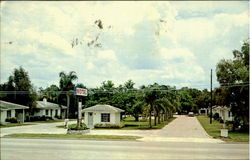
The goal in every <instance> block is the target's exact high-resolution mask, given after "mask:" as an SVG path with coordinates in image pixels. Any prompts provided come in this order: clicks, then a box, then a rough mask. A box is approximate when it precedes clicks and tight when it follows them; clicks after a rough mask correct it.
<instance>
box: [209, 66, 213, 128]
mask: <svg viewBox="0 0 250 160" xmlns="http://www.w3.org/2000/svg"><path fill="white" fill-rule="evenodd" d="M212 72H213V70H212V69H211V89H210V93H211V101H210V124H212V116H213V111H212V110H213V109H212V106H213V104H212V102H213V92H212V91H213V90H212V87H213V81H212Z"/></svg>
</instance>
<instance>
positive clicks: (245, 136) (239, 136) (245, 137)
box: [197, 116, 249, 142]
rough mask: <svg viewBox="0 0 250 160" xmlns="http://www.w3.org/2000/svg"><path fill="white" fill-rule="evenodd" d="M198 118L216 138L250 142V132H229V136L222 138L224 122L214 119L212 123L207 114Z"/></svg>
mask: <svg viewBox="0 0 250 160" xmlns="http://www.w3.org/2000/svg"><path fill="white" fill-rule="evenodd" d="M197 119H198V120H199V121H200V123H201V125H202V126H203V128H204V129H205V130H206V132H207V133H208V134H209V135H210V136H212V137H214V138H220V139H222V140H224V141H231V142H249V133H239V132H229V133H228V137H227V138H222V137H220V129H221V128H222V125H223V124H222V123H219V122H218V121H215V120H213V123H212V124H210V123H209V122H210V121H209V117H207V116H197Z"/></svg>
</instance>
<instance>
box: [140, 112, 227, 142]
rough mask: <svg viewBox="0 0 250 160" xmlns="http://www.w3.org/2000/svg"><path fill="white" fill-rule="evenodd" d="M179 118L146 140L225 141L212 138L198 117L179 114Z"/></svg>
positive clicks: (145, 138)
mask: <svg viewBox="0 0 250 160" xmlns="http://www.w3.org/2000/svg"><path fill="white" fill-rule="evenodd" d="M176 117H177V118H176V119H175V120H174V121H173V122H171V123H170V124H168V125H167V126H165V127H164V128H162V129H161V130H157V131H156V132H154V133H153V135H152V136H149V137H144V138H143V139H142V140H145V141H168V142H206V143H221V142H223V141H221V140H218V139H213V138H211V137H210V136H209V135H208V134H207V133H206V131H205V130H204V128H203V127H202V126H201V124H200V122H199V121H198V120H197V118H196V117H188V116H186V115H177V116H176Z"/></svg>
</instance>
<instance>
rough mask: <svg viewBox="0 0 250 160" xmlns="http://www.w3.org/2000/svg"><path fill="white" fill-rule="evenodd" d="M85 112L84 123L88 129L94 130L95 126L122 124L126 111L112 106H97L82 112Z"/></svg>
mask: <svg viewBox="0 0 250 160" xmlns="http://www.w3.org/2000/svg"><path fill="white" fill-rule="evenodd" d="M82 112H84V122H85V124H86V125H87V127H88V128H93V127H94V125H95V124H119V123H120V122H121V112H124V110H122V109H119V108H116V107H113V106H111V105H104V104H97V105H95V106H92V107H88V108H85V109H83V110H82Z"/></svg>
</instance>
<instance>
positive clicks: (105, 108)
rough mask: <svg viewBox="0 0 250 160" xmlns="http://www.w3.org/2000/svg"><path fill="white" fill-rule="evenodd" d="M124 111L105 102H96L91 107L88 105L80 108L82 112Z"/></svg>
mask: <svg viewBox="0 0 250 160" xmlns="http://www.w3.org/2000/svg"><path fill="white" fill-rule="evenodd" d="M94 111H98V112H124V110H122V109H120V108H116V107H113V106H111V105H106V104H97V105H95V106H92V107H88V108H85V109H83V110H82V112H94Z"/></svg>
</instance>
